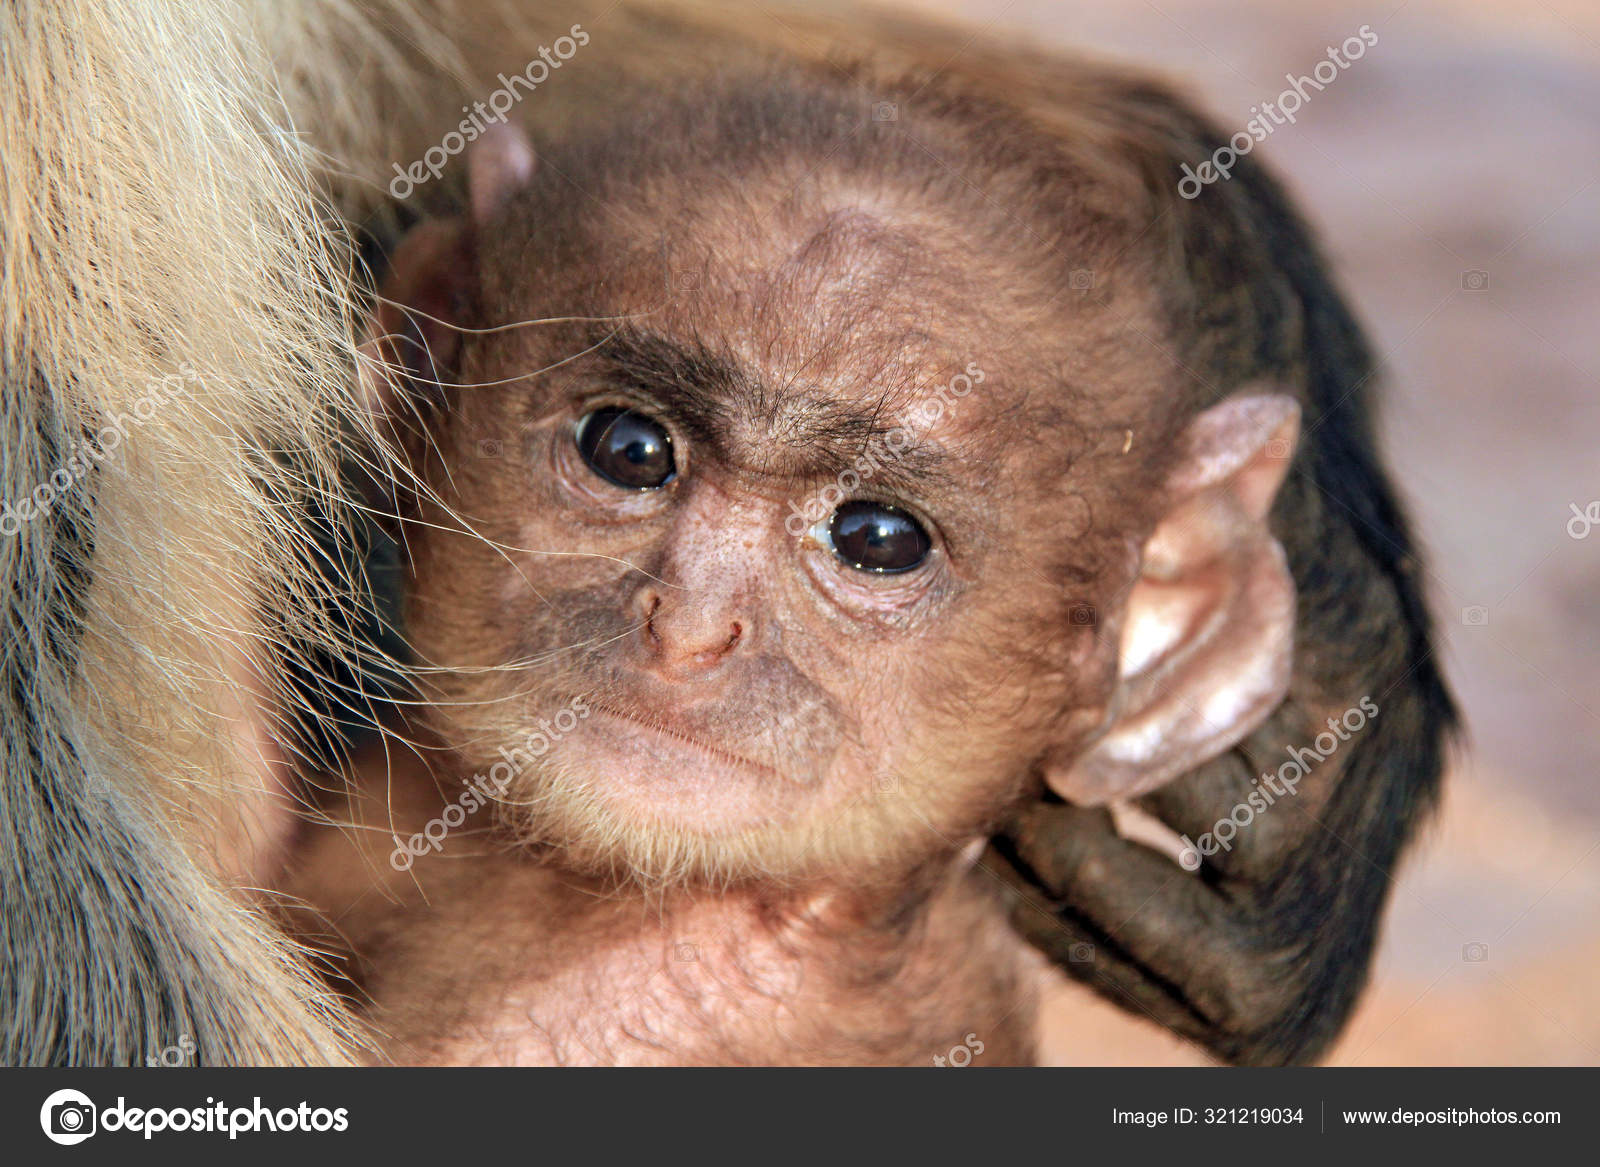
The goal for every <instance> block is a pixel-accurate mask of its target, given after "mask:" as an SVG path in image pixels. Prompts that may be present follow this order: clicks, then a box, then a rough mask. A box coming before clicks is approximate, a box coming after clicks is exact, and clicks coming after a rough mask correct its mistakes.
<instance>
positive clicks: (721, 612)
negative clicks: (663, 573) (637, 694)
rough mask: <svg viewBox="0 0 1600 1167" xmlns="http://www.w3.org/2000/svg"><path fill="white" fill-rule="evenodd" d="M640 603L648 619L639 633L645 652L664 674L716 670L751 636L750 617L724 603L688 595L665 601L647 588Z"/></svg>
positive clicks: (690, 673)
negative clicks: (749, 632) (732, 612)
mask: <svg viewBox="0 0 1600 1167" xmlns="http://www.w3.org/2000/svg"><path fill="white" fill-rule="evenodd" d="M636 602H637V605H638V609H639V611H640V614H641V616H642V617H643V621H644V623H643V626H642V627H641V629H640V633H639V635H640V638H641V643H642V647H643V649H644V652H645V655H646V657H647V659H648V660H649V662H650V664H651V665H652V666H653V667H655V668H656V669H657V670H658V671H661V672H663V673H667V674H671V675H678V676H693V675H696V674H703V673H709V672H712V671H714V670H715V669H716V668H717V666H718V665H720V664H721V663H722V662H723V661H725V660H726V659H727V658H728V657H730V656H731V655H733V652H734V650H735V649H736V648H738V647H739V645H740V643H741V642H743V641H745V639H746V637H747V629H748V627H749V618H748V617H747V616H744V615H742V614H741V615H734V614H731V613H730V612H729V611H728V609H727V607H726V606H724V605H720V604H715V603H712V604H706V603H703V602H699V601H698V600H697V598H695V597H688V596H685V597H674V598H672V599H671V600H665V599H664V598H663V597H662V595H661V593H660V592H658V591H656V590H654V589H645V590H644V591H643V592H641V593H640V594H639V596H638V597H637V600H636Z"/></svg>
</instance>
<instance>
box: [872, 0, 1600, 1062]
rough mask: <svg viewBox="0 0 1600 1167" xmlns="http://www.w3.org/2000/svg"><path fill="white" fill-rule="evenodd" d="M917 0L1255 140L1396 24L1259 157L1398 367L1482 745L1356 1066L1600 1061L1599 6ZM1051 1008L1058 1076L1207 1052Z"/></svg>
mask: <svg viewBox="0 0 1600 1167" xmlns="http://www.w3.org/2000/svg"><path fill="white" fill-rule="evenodd" d="M902 3H906V4H907V6H910V7H915V8H920V9H923V10H926V11H929V12H933V13H937V14H941V15H948V16H955V17H959V18H961V19H963V20H964V21H966V22H969V23H971V24H973V25H975V26H981V27H985V28H987V29H990V30H992V31H994V32H997V33H1001V34H1009V35H1013V36H1016V35H1021V36H1025V37H1027V38H1028V39H1030V40H1034V41H1037V42H1041V43H1053V44H1060V45H1066V46H1077V47H1082V48H1087V49H1093V50H1099V51H1102V52H1105V53H1110V54H1115V55H1117V56H1121V57H1126V58H1130V59H1132V60H1135V61H1137V62H1141V63H1147V64H1150V65H1154V66H1158V67H1160V68H1162V69H1164V70H1166V71H1167V72H1168V73H1170V74H1172V75H1174V76H1175V77H1177V78H1178V79H1180V80H1181V81H1183V82H1185V83H1186V84H1187V85H1188V87H1189V89H1190V90H1191V92H1192V93H1193V95H1195V96H1196V97H1198V98H1199V99H1200V101H1201V102H1202V103H1203V104H1204V105H1205V106H1206V107H1208V108H1209V109H1210V111H1211V112H1212V113H1213V114H1214V115H1216V116H1217V117H1218V119H1219V120H1220V122H1221V123H1222V124H1223V125H1225V126H1227V127H1229V128H1230V129H1238V128H1242V127H1243V125H1244V123H1245V122H1246V121H1247V120H1249V118H1250V116H1252V115H1250V113H1249V112H1248V111H1249V109H1250V107H1251V106H1252V105H1256V104H1259V103H1260V102H1261V101H1262V100H1264V99H1265V100H1271V99H1273V98H1274V97H1276V95H1277V94H1278V93H1279V92H1281V91H1282V90H1283V89H1284V87H1285V80H1284V74H1285V73H1288V72H1293V73H1295V74H1296V75H1297V76H1298V75H1301V74H1306V73H1309V72H1310V71H1311V69H1312V67H1313V66H1314V65H1315V64H1316V62H1317V61H1319V60H1323V59H1325V54H1326V50H1327V47H1328V46H1330V45H1332V46H1338V45H1339V44H1341V43H1342V42H1343V41H1344V40H1345V39H1346V38H1347V37H1351V36H1355V35H1356V30H1357V29H1358V28H1360V27H1361V26H1362V25H1370V26H1371V29H1372V32H1373V33H1375V34H1376V35H1377V38H1378V41H1377V44H1376V45H1375V46H1373V47H1372V48H1370V49H1368V50H1367V52H1366V54H1365V56H1364V57H1362V59H1361V60H1359V61H1356V62H1354V63H1353V64H1352V65H1351V67H1350V68H1349V69H1347V70H1344V71H1343V72H1342V73H1341V74H1340V76H1339V78H1338V80H1336V81H1334V82H1332V83H1330V84H1329V85H1328V87H1327V89H1326V90H1325V91H1324V92H1321V93H1313V94H1312V100H1311V101H1310V102H1308V103H1307V104H1306V106H1305V107H1304V109H1302V110H1301V112H1300V113H1299V114H1298V115H1297V119H1298V120H1297V122H1296V124H1295V125H1292V126H1281V127H1279V128H1277V129H1276V130H1275V131H1274V132H1273V134H1272V136H1271V137H1270V138H1268V139H1267V141H1266V142H1265V143H1263V144H1262V145H1260V146H1258V147H1257V148H1256V152H1257V153H1258V154H1260V155H1262V156H1263V157H1265V159H1266V160H1267V162H1268V163H1269V164H1270V165H1272V166H1273V167H1274V168H1275V169H1276V170H1277V171H1278V172H1279V174H1280V175H1282V176H1283V177H1285V178H1286V179H1287V181H1288V185H1289V186H1290V188H1291V190H1292V191H1293V192H1294V194H1295V195H1296V196H1297V197H1298V199H1299V202H1300V205H1301V208H1302V210H1303V211H1305V212H1306V213H1307V214H1308V215H1309V217H1310V218H1311V220H1312V221H1313V223H1315V224H1316V225H1317V226H1318V227H1319V228H1320V229H1321V232H1322V234H1323V237H1324V241H1325V243H1326V245H1327V249H1328V251H1329V253H1330V254H1331V256H1332V258H1333V261H1334V263H1335V266H1336V268H1337V269H1338V273H1339V275H1340V276H1341V277H1342V279H1343V281H1344V284H1345V286H1346V287H1347V288H1348V290H1349V291H1350V293H1351V295H1352V297H1353V299H1354V301H1355V304H1356V308H1357V310H1358V312H1359V313H1360V314H1361V316H1362V317H1363V318H1364V320H1365V321H1366V323H1367V325H1368V327H1369V329H1370V331H1371V335H1372V339H1373V341H1374V343H1375V344H1376V346H1377V349H1378V351H1379V353H1380V354H1381V356H1382V358H1383V360H1384V361H1385V362H1386V363H1387V364H1388V366H1389V374H1390V376H1389V381H1388V383H1387V385H1386V386H1385V392H1384V394H1383V396H1384V398H1385V405H1384V410H1383V419H1382V420H1383V433H1384V441H1385V445H1386V448H1387V453H1388V457H1389V460H1390V465H1391V466H1392V467H1393V468H1394V470H1395V473H1396V476H1397V477H1398V478H1399V480H1400V484H1401V486H1402V488H1403V489H1404V491H1405V492H1406V493H1407V495H1408V496H1409V499H1410V501H1411V504H1412V509H1413V514H1414V517H1415V519H1416V522H1417V526H1418V528H1419V530H1420V534H1421V539H1422V543H1423V545H1424V546H1425V547H1426V548H1428V549H1429V550H1430V551H1431V556H1432V558H1431V564H1432V572H1431V577H1432V578H1431V584H1432V588H1431V591H1432V597H1433V601H1434V610H1435V612H1436V613H1437V616H1438V619H1439V624H1440V646H1441V647H1440V651H1441V653H1442V654H1443V657H1444V662H1445V669H1446V672H1447V674H1448V675H1449V677H1450V679H1451V681H1452V683H1453V685H1454V687H1455V691H1456V694H1457V695H1458V697H1459V698H1460V700H1461V703H1462V706H1463V709H1464V712H1465V715H1466V721H1467V727H1468V731H1469V734H1470V742H1469V749H1468V750H1467V751H1464V752H1463V753H1462V754H1461V755H1460V756H1459V757H1458V759H1457V762H1456V764H1455V765H1454V766H1453V768H1452V773H1451V774H1450V776H1449V779H1448V784H1447V794H1446V797H1445V803H1444V809H1443V813H1442V814H1441V815H1440V816H1439V817H1438V818H1437V819H1436V820H1435V821H1434V822H1433V823H1432V824H1431V826H1430V827H1429V828H1428V830H1427V831H1426V833H1425V837H1424V839H1423V841H1422V843H1421V845H1420V846H1419V847H1417V848H1416V849H1415V850H1414V851H1413V852H1412V853H1411V855H1410V857H1409V859H1408V861H1407V862H1406V864H1405V866H1404V868H1403V870H1402V871H1401V873H1400V876H1399V878H1398V880H1397V881H1396V885H1395V888H1394V895H1393V900H1392V906H1391V910H1390V914H1389V917H1388V920H1387V924H1386V927H1385V933H1384V940H1383V943H1382V946H1381V949H1380V951H1379V955H1378V958H1377V962H1376V969H1375V974H1374V977H1373V983H1372V988H1371V990H1370V991H1369V993H1368V995H1367V997H1366V998H1365V1001H1364V1003H1363V1005H1362V1006H1361V1008H1360V1010H1359V1012H1358V1013H1357V1015H1356V1017H1355V1020H1354V1022H1353V1024H1352V1025H1351V1026H1350V1028H1349V1030H1348V1031H1347V1033H1346V1034H1345V1036H1344V1038H1343V1039H1342V1040H1341V1041H1340V1043H1339V1045H1338V1046H1337V1047H1336V1048H1335V1050H1334V1051H1333V1053H1332V1055H1331V1057H1330V1058H1329V1059H1328V1060H1329V1062H1330V1063H1331V1064H1333V1065H1394V1064H1402V1065H1411V1064H1423V1065H1434V1064H1539V1065H1572V1064H1587V1065H1594V1064H1600V992H1597V991H1596V990H1597V980H1600V978H1597V975H1596V969H1597V966H1600V4H1596V3H1595V0H1519V2H1513V0H1384V2H1383V3H1380V4H1371V3H1350V2H1346V0H1297V2H1296V3H1294V4H1283V3H1281V0H1225V2H1224V0H1113V2H1109V3H1108V2H1106V0H922V2H921V3H909V0H902ZM1591 522H1593V524H1594V531H1593V533H1592V534H1591V533H1589V524H1590V523H1591ZM1584 536H1587V537H1584ZM1049 1016H1050V1032H1051V1038H1050V1041H1049V1044H1048V1046H1047V1049H1046V1051H1045V1052H1046V1055H1047V1057H1048V1060H1050V1061H1051V1062H1053V1063H1056V1064H1067V1065H1076V1064H1151V1063H1155V1064H1162V1063H1169V1064H1189V1063H1200V1062H1202V1061H1203V1060H1204V1059H1203V1058H1202V1057H1201V1056H1200V1055H1199V1054H1197V1053H1196V1052H1194V1051H1193V1050H1191V1049H1190V1048H1188V1047H1187V1046H1185V1045H1183V1044H1182V1043H1181V1042H1179V1041H1178V1040H1177V1039H1175V1038H1173V1037H1170V1036H1168V1035H1166V1034H1164V1033H1163V1032H1161V1031H1160V1030H1157V1029H1155V1028H1154V1027H1153V1026H1149V1025H1146V1024H1144V1023H1142V1022H1140V1021H1138V1020H1135V1019H1133V1018H1130V1017H1128V1016H1126V1015H1125V1014H1123V1013H1121V1012H1120V1011H1119V1010H1116V1009H1114V1008H1112V1007H1111V1006H1109V1005H1105V1004H1103V1003H1101V1002H1100V1001H1099V1000H1098V999H1097V998H1096V997H1095V996H1094V995H1093V994H1091V993H1089V992H1088V991H1087V990H1083V989H1079V988H1077V987H1076V986H1073V985H1069V984H1066V983H1065V982H1063V983H1062V984H1061V985H1060V986H1059V987H1058V989H1057V990H1056V991H1055V992H1054V993H1053V995H1052V999H1051V1001H1050V1003H1049Z"/></svg>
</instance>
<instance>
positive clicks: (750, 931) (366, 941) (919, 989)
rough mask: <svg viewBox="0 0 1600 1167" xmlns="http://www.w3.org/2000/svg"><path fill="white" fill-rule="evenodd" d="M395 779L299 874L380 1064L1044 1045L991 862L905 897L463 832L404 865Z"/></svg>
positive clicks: (1022, 1050) (317, 849) (679, 1059)
mask: <svg viewBox="0 0 1600 1167" xmlns="http://www.w3.org/2000/svg"><path fill="white" fill-rule="evenodd" d="M382 782H383V783H384V786H382V787H379V789H384V788H387V790H388V791H389V793H390V797H389V799H388V801H387V804H386V810H385V811H384V812H383V814H382V815H376V814H375V813H374V810H373V809H372V801H371V800H367V801H366V802H365V803H364V802H363V800H361V799H360V798H359V796H358V797H357V800H356V801H355V803H354V804H353V808H354V810H355V812H356V813H354V814H353V815H352V817H353V818H355V819H356V820H358V821H359V820H361V819H363V818H365V819H367V820H371V821H368V822H365V823H363V824H362V825H363V826H368V827H372V828H373V829H371V830H363V829H357V830H353V831H339V830H333V829H325V830H323V831H321V832H319V833H318V837H316V838H315V839H313V840H311V841H310V842H309V843H308V845H307V847H306V848H305V849H304V852H303V855H302V860H301V862H300V864H299V865H298V867H297V871H296V875H295V877H294V879H293V880H291V882H290V886H289V888H288V890H290V891H292V892H294V893H295V894H298V895H301V896H303V897H304V898H305V899H307V900H308V901H309V902H310V903H312V904H314V905H316V906H317V907H318V908H319V909H321V910H322V912H323V913H324V914H325V915H326V916H327V917H328V919H329V922H330V923H331V924H332V925H333V930H334V932H335V933H336V934H337V935H338V936H339V937H340V943H341V944H343V945H348V947H349V950H350V952H351V955H352V960H351V970H352V972H351V979H352V980H354V981H356V982H358V983H359V988H360V990H361V993H362V995H363V996H364V997H365V998H366V999H369V1000H370V1002H371V1004H370V1006H369V1007H368V1008H367V1009H366V1010H365V1011H366V1013H367V1015H368V1017H369V1019H370V1021H371V1022H372V1025H373V1027H374V1030H375V1031H376V1032H377V1033H378V1035H379V1038H378V1040H379V1044H380V1048H381V1057H382V1058H383V1059H384V1060H390V1061H395V1062H401V1063H436V1064H552V1063H554V1064H561V1063H567V1064H605V1065H617V1064H660V1065H683V1064H791V1063H802V1064H816V1063H823V1064H827V1063H837V1064H856V1065H859V1064H874V1063H876V1064H885V1063H887V1064H909V1065H936V1064H943V1063H941V1062H940V1061H939V1060H938V1059H943V1062H944V1063H951V1064H958V1065H961V1064H967V1062H968V1061H969V1060H971V1061H973V1062H975V1063H976V1064H980V1065H981V1064H1004V1063H1015V1062H1026V1061H1029V1060H1031V1058H1032V1053H1033V1051H1032V1036H1031V1030H1032V1024H1033V1014H1034V1010H1033V1000H1032V988H1031V986H1032V983H1033V977H1034V972H1033V965H1032V964H1031V963H1030V962H1029V960H1028V959H1027V954H1026V952H1025V950H1024V946H1023V945H1022V944H1021V943H1020V941H1018V940H1017V939H1016V937H1015V936H1014V934H1013V933H1012V932H1011V930H1010V928H1009V926H1008V925H1007V923H1006V921H1005V919H1004V917H1003V914H1002V913H1001V911H1000V909H999V907H998V904H997V902H996V901H995V899H994V898H993V896H992V895H991V894H990V892H989V890H988V889H987V886H986V884H985V883H983V882H980V881H981V880H982V878H983V877H982V876H981V875H974V874H973V873H971V872H970V871H969V870H967V869H965V867H964V866H963V865H960V864H958V863H955V862H952V863H951V864H949V865H947V866H946V867H945V868H944V869H942V870H940V871H937V872H934V873H932V874H931V875H930V874H926V873H925V874H924V875H923V876H922V877H920V878H918V879H916V880H914V881H910V884H909V886H910V887H912V888H914V890H911V891H907V890H906V889H905V888H903V887H902V888H889V887H884V886H882V885H877V886H879V890H878V891H875V892H872V893H863V892H862V891H861V890H860V889H859V888H853V887H849V886H844V885H841V886H839V887H818V888H813V889H810V890H808V891H806V892H804V893H800V892H778V891H775V890H773V889H770V888H767V889H759V888H752V889H748V890H731V891H712V890H704V891H695V890H689V889H684V890H679V891H675V892H672V893H668V894H656V895H653V896H650V897H646V896H643V895H640V894H636V893H625V892H619V891H618V890H616V889H615V888H612V887H607V886H605V885H603V884H601V883H598V882H596V881H594V880H592V879H590V878H587V877H584V876H580V875H576V874H573V873H571V872H567V871H563V870H562V869H561V868H560V867H559V866H557V865H554V864H552V863H551V862H549V861H541V862H534V861H531V860H530V859H529V858H528V857H527V856H526V855H524V854H522V853H519V852H508V851H504V850H500V849H496V848H494V847H491V846H489V845H487V844H480V845H478V846H473V845H471V844H470V843H467V844H466V845H458V842H457V841H456V840H452V844H451V846H450V847H448V848H445V849H444V850H442V851H441V852H439V853H438V854H434V853H431V852H430V853H427V854H425V855H422V856H419V857H417V859H416V862H415V863H414V865H413V866H412V867H411V869H410V870H409V871H406V872H403V873H402V872H398V871H396V870H395V869H394V867H393V866H392V865H391V864H390V862H389V855H390V850H389V849H390V847H391V846H392V836H391V834H390V831H391V830H392V829H393V828H392V827H391V826H390V823H391V821H392V820H390V819H389V818H388V817H387V816H388V815H389V814H394V813H398V814H399V815H401V816H402V817H401V819H400V821H401V822H404V821H406V818H408V817H412V815H413V812H414V811H416V810H418V809H419V808H411V807H407V806H405V805H404V800H403V798H402V799H401V800H400V804H399V805H398V806H397V805H396V798H395V796H396V795H397V794H399V793H400V791H401V790H402V789H403V788H404V786H405V783H404V782H403V781H397V776H396V775H395V774H394V773H393V767H385V773H384V775H383V778H382ZM363 805H366V806H367V807H368V810H367V811H366V813H365V814H364V815H363V814H362V813H361V807H362V806H363ZM420 809H425V808H420ZM402 834H403V832H402ZM353 839H354V840H356V842H354V843H353V842H352V840H353ZM462 842H465V841H462ZM374 872H377V873H378V875H377V876H374ZM318 939H319V940H322V941H326V939H327V937H326V936H323V937H319V938H318ZM969 1037H970V1040H969ZM958 1047H959V1048H958ZM980 1047H981V1052H978V1051H979V1048H980ZM953 1050H955V1051H957V1052H955V1053H952V1051H953Z"/></svg>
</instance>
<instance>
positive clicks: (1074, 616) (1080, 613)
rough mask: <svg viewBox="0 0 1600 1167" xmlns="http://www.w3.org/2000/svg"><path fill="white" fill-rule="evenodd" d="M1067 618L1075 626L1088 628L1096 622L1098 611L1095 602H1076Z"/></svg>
mask: <svg viewBox="0 0 1600 1167" xmlns="http://www.w3.org/2000/svg"><path fill="white" fill-rule="evenodd" d="M1067 618H1068V619H1069V620H1070V621H1071V622H1072V624H1073V626H1074V627H1077V628H1088V627H1090V626H1092V625H1093V624H1094V623H1095V620H1096V613H1095V610H1094V605H1093V604H1074V605H1073V606H1072V611H1071V612H1069V613H1068V615H1067Z"/></svg>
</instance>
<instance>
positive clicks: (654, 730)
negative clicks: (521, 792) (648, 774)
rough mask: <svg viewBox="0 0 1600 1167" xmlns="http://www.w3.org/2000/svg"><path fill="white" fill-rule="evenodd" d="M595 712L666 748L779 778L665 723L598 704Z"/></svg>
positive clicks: (771, 770)
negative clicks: (659, 740)
mask: <svg viewBox="0 0 1600 1167" xmlns="http://www.w3.org/2000/svg"><path fill="white" fill-rule="evenodd" d="M594 709H595V712H596V713H599V714H601V715H603V716H605V717H609V718H611V719H612V720H613V721H620V722H623V723H625V724H627V725H628V726H629V727H630V728H635V729H644V730H647V731H649V733H651V734H653V735H655V736H657V737H660V738H665V739H666V742H667V744H668V745H669V746H681V747H685V748H687V749H690V750H695V751H699V752H700V753H701V754H703V755H704V756H705V758H707V759H708V760H710V761H711V762H713V763H716V764H718V765H727V766H740V767H743V768H745V769H747V770H751V771H754V772H755V773H756V774H757V775H759V776H761V777H765V778H769V779H777V778H779V777H780V775H779V773H778V771H777V769H776V768H775V767H772V766H768V765H767V764H766V763H764V762H758V761H756V760H755V759H753V758H747V757H745V756H744V755H743V754H739V753H735V752H734V751H732V750H726V749H723V748H722V747H720V746H715V745H712V744H711V743H710V742H708V741H706V740H705V739H704V738H702V737H699V736H697V735H695V734H693V733H689V732H687V731H686V730H683V729H678V728H676V727H674V726H673V725H671V724H668V723H667V722H665V721H660V720H657V719H656V718H653V717H649V716H647V715H642V714H637V713H628V712H625V711H624V710H621V709H617V708H614V707H612V706H610V705H599V704H597V705H595V707H594Z"/></svg>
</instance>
